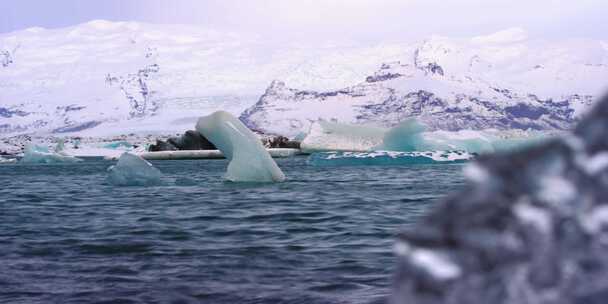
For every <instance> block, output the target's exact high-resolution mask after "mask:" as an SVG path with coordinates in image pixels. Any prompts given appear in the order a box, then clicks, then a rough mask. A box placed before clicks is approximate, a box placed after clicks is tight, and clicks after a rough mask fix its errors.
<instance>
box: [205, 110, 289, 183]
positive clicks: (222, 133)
mask: <svg viewBox="0 0 608 304" xmlns="http://www.w3.org/2000/svg"><path fill="white" fill-rule="evenodd" d="M196 130H197V131H198V132H199V133H201V134H202V135H203V136H205V137H206V138H207V139H209V141H211V142H212V143H213V144H214V145H215V146H216V147H217V148H218V149H220V150H221V151H222V153H223V154H224V156H225V157H226V158H227V159H228V160H229V161H230V163H229V164H228V169H227V170H226V175H225V178H226V179H227V180H230V181H234V182H281V181H284V180H285V175H284V174H283V172H282V171H281V169H280V168H279V166H277V164H276V163H275V162H274V160H273V159H272V157H270V154H268V152H267V151H266V149H265V148H264V146H263V145H262V143H261V141H260V139H259V138H258V137H257V136H256V135H255V134H254V133H253V132H251V130H249V129H248V128H247V127H246V126H245V125H244V124H243V123H242V122H241V121H239V120H238V119H237V118H236V117H234V116H233V115H232V114H230V113H228V112H224V111H217V112H214V113H213V114H211V115H208V116H204V117H201V118H200V119H199V120H198V123H197V124H196Z"/></svg>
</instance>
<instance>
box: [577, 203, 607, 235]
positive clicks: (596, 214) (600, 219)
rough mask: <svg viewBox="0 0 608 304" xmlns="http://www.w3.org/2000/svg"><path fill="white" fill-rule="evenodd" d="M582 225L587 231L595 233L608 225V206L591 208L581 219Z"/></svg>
mask: <svg viewBox="0 0 608 304" xmlns="http://www.w3.org/2000/svg"><path fill="white" fill-rule="evenodd" d="M581 223H582V225H583V227H585V229H586V230H587V232H589V233H597V232H599V231H600V230H601V229H602V228H603V227H605V226H608V206H598V207H595V208H593V209H592V210H591V211H590V212H589V213H587V215H586V216H584V218H583V219H582V220H581Z"/></svg>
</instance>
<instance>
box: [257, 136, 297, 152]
mask: <svg viewBox="0 0 608 304" xmlns="http://www.w3.org/2000/svg"><path fill="white" fill-rule="evenodd" d="M262 144H263V145H264V147H266V148H290V149H300V142H299V141H292V140H289V138H287V137H285V136H272V137H267V138H263V139H262Z"/></svg>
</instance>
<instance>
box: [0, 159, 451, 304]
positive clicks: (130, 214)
mask: <svg viewBox="0 0 608 304" xmlns="http://www.w3.org/2000/svg"><path fill="white" fill-rule="evenodd" d="M305 160H306V159H305V158H295V159H284V160H279V161H278V162H279V165H280V166H281V168H282V169H283V170H284V172H285V174H286V175H287V176H288V178H289V181H288V182H285V183H280V184H261V185H243V184H235V183H227V182H223V181H222V179H221V176H222V174H223V172H224V168H225V166H226V162H225V161H223V160H200V161H164V162H155V163H154V164H155V165H156V166H157V167H158V168H159V169H161V171H163V173H164V175H165V181H166V183H167V184H168V185H167V186H160V187H149V188H144V187H113V186H111V185H108V184H107V183H106V181H105V178H106V172H105V170H106V168H107V167H108V166H109V165H110V164H111V162H107V161H101V160H97V161H87V162H85V163H84V164H64V165H0V303H370V302H382V301H383V298H384V297H385V296H386V295H387V294H388V293H389V289H390V284H391V275H392V272H393V269H394V267H395V258H394V256H393V253H392V245H393V242H394V237H395V235H396V233H397V232H398V231H399V230H400V229H407V226H408V225H411V224H412V223H413V222H414V221H415V220H416V219H417V218H419V217H420V216H421V215H424V214H425V212H427V211H428V210H429V208H431V207H432V206H433V203H434V201H435V200H436V199H437V198H438V197H440V196H442V195H444V194H446V193H447V192H449V191H453V190H457V189H459V188H460V187H462V176H461V169H462V167H461V166H460V165H417V166H403V167H336V168H330V169H328V168H315V167H312V166H307V165H306V162H305ZM180 176H189V177H191V178H192V179H194V180H196V182H197V183H196V185H189V183H188V181H184V180H177V184H178V185H179V186H176V179H177V178H179V177H180Z"/></svg>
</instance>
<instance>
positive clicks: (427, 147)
mask: <svg viewBox="0 0 608 304" xmlns="http://www.w3.org/2000/svg"><path fill="white" fill-rule="evenodd" d="M425 128H426V127H425V125H423V124H421V123H420V122H418V121H417V120H414V119H408V120H405V121H403V122H401V123H400V124H398V125H397V126H395V127H393V128H390V129H388V128H381V127H376V126H365V125H349V124H341V123H335V122H326V121H320V122H316V123H313V125H312V126H311V129H310V132H309V134H308V135H307V136H306V137H305V138H304V140H303V141H302V143H301V149H302V151H304V152H307V153H314V152H327V151H344V152H370V151H401V152H416V151H453V150H458V151H464V152H467V153H477V154H485V153H493V152H501V151H510V150H515V149H521V148H524V147H527V146H529V145H534V144H537V143H540V142H543V141H545V140H547V139H549V138H551V137H552V136H553V133H549V132H538V131H532V130H528V131H523V130H492V129H490V130H460V131H425Z"/></svg>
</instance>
